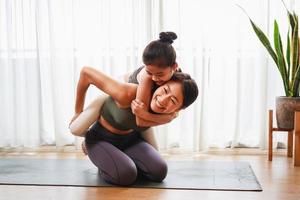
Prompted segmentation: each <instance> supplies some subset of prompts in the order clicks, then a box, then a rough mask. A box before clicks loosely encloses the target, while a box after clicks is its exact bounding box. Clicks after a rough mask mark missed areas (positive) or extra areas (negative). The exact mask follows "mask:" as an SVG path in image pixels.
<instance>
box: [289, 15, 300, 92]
mask: <svg viewBox="0 0 300 200" xmlns="http://www.w3.org/2000/svg"><path fill="white" fill-rule="evenodd" d="M294 18H295V26H294V29H292V32H293V34H292V44H291V52H292V69H293V71H295V72H296V71H299V66H298V65H299V46H298V45H299V36H298V17H297V15H296V14H294ZM293 77H294V82H293V95H297V94H298V89H299V83H300V82H299V81H300V72H299V73H298V72H297V73H295V74H293Z"/></svg>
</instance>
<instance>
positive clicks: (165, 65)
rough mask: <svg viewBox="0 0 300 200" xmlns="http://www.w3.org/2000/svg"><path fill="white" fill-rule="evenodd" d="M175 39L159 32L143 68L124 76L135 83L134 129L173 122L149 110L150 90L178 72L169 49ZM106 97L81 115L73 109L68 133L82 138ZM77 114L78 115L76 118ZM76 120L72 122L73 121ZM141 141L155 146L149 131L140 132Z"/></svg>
mask: <svg viewBox="0 0 300 200" xmlns="http://www.w3.org/2000/svg"><path fill="white" fill-rule="evenodd" d="M176 38H177V36H176V34H175V33H173V32H161V33H160V34H159V39H158V40H155V41H152V42H151V43H149V44H148V45H147V46H146V48H145V49H144V52H143V62H144V64H145V66H143V67H140V68H138V69H137V70H136V71H134V72H133V73H132V74H131V75H130V76H128V75H127V76H125V77H124V79H125V81H126V82H129V83H135V84H138V85H139V86H138V89H137V93H136V99H135V100H134V101H132V104H131V108H132V111H133V113H134V114H135V117H136V123H137V125H138V126H145V127H146V126H157V125H160V124H165V123H168V122H170V121H171V120H173V119H174V118H175V117H176V116H177V113H171V114H154V113H153V112H151V111H149V110H150V109H149V102H150V99H151V91H153V90H155V89H156V88H157V87H158V86H160V85H163V84H164V83H165V82H166V81H168V80H170V79H171V77H172V75H173V73H174V72H175V71H178V65H177V63H176V52H175V50H174V48H173V46H172V43H173V41H174V40H175V39H176ZM106 97H107V96H106V95H103V96H100V97H99V98H97V99H96V100H94V101H93V102H92V103H91V104H90V105H89V106H88V107H87V108H86V109H85V110H84V111H83V112H82V110H83V108H77V109H76V110H75V115H74V117H73V118H72V120H71V123H70V130H71V132H72V133H73V134H74V135H76V136H84V135H85V133H86V130H87V129H88V128H89V127H90V125H91V124H92V123H94V122H95V121H96V120H97V119H98V117H99V110H100V109H101V107H102V104H103V102H104V100H105V99H106ZM79 114H80V115H79ZM75 119H76V120H75ZM142 136H143V137H144V139H145V140H146V141H147V142H148V143H150V144H151V145H152V146H154V147H155V148H156V149H157V148H158V147H157V143H156V140H155V138H154V133H153V129H152V128H149V129H147V130H146V131H144V132H143V134H142Z"/></svg>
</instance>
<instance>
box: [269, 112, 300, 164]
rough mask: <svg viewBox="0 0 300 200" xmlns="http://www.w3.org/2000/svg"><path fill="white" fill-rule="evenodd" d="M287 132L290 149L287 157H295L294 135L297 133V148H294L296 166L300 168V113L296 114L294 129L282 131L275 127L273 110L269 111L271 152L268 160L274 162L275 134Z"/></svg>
mask: <svg viewBox="0 0 300 200" xmlns="http://www.w3.org/2000/svg"><path fill="white" fill-rule="evenodd" d="M276 131H287V132H288V141H287V144H288V149H287V156H288V157H293V146H294V144H293V143H294V138H293V136H294V133H295V148H294V165H295V166H300V112H298V111H296V112H295V123H294V129H282V128H274V127H273V110H269V150H268V158H269V161H272V157H273V132H276Z"/></svg>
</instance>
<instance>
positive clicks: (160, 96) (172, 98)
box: [150, 81, 183, 114]
mask: <svg viewBox="0 0 300 200" xmlns="http://www.w3.org/2000/svg"><path fill="white" fill-rule="evenodd" d="M182 104H183V91H182V84H181V83H180V82H176V81H168V82H166V83H165V84H164V85H162V86H160V87H159V88H157V89H156V90H155V92H154V94H153V96H152V99H151V103H150V107H151V110H152V111H154V112H156V113H164V114H167V113H173V112H175V111H178V110H180V108H181V107H182Z"/></svg>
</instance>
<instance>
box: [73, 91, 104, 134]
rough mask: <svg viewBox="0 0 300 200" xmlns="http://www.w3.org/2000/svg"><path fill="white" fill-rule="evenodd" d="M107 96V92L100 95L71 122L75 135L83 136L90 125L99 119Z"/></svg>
mask: <svg viewBox="0 0 300 200" xmlns="http://www.w3.org/2000/svg"><path fill="white" fill-rule="evenodd" d="M107 97H108V95H106V94H103V95H101V96H99V97H98V98H97V99H95V100H94V101H93V102H92V103H90V104H89V106H88V107H87V108H86V109H84V110H83V111H82V113H80V115H79V116H78V117H77V118H76V119H75V120H74V121H73V122H71V124H70V126H69V128H70V131H71V133H72V134H73V135H75V136H82V137H83V136H84V135H85V134H86V131H87V130H88V129H89V127H90V126H91V125H92V124H93V123H94V122H95V121H97V120H98V118H99V114H100V109H101V107H102V105H103V103H104V101H105V99H106V98H107Z"/></svg>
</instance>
